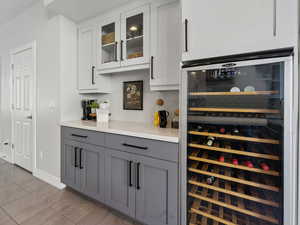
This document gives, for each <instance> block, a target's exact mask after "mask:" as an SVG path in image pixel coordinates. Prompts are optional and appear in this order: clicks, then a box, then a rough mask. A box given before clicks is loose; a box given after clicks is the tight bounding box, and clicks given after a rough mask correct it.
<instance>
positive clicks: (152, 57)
mask: <svg viewBox="0 0 300 225" xmlns="http://www.w3.org/2000/svg"><path fill="white" fill-rule="evenodd" d="M153 62H154V56H151V80H153V79H154V75H153V68H154V66H153Z"/></svg>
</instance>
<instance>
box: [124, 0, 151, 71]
mask: <svg viewBox="0 0 300 225" xmlns="http://www.w3.org/2000/svg"><path fill="white" fill-rule="evenodd" d="M149 20H150V8H149V5H146V6H143V7H140V8H138V9H134V10H131V11H128V12H126V13H123V14H122V16H121V65H122V66H130V65H138V64H146V63H149V47H150V46H149V45H150V38H149V35H150V22H149Z"/></svg>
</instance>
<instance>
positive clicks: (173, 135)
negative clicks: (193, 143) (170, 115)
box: [61, 120, 179, 143]
mask: <svg viewBox="0 0 300 225" xmlns="http://www.w3.org/2000/svg"><path fill="white" fill-rule="evenodd" d="M61 126H65V127H73V128H79V129H85V130H92V131H99V132H105V133H112V134H120V135H127V136H133V137H140V138H147V139H153V140H159V141H167V142H173V143H179V131H178V130H177V129H172V128H156V127H153V126H152V125H150V124H146V123H139V122H128V121H110V122H108V123H105V122H95V121H83V120H77V121H65V122H61Z"/></svg>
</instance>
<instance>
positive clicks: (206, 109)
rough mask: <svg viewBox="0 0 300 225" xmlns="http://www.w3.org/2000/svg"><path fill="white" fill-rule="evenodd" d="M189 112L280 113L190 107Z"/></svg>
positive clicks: (268, 110)
mask: <svg viewBox="0 0 300 225" xmlns="http://www.w3.org/2000/svg"><path fill="white" fill-rule="evenodd" d="M189 110H190V111H195V112H236V113H269V114H279V113H280V111H279V110H276V109H244V108H199V107H191V108H189Z"/></svg>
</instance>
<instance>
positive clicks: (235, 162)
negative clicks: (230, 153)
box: [232, 158, 239, 166]
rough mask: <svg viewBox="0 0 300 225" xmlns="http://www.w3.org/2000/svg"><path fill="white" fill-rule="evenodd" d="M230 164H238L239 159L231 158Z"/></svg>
mask: <svg viewBox="0 0 300 225" xmlns="http://www.w3.org/2000/svg"><path fill="white" fill-rule="evenodd" d="M232 164H233V165H236V166H237V165H239V160H238V159H237V158H233V159H232Z"/></svg>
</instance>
